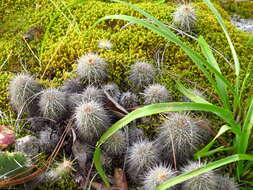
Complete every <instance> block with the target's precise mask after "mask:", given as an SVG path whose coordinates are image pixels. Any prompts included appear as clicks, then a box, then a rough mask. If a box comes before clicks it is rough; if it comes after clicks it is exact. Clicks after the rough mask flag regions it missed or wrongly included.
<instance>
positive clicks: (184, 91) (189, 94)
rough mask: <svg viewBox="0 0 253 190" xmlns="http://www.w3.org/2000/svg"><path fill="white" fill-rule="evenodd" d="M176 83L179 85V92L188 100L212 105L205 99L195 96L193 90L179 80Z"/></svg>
mask: <svg viewBox="0 0 253 190" xmlns="http://www.w3.org/2000/svg"><path fill="white" fill-rule="evenodd" d="M176 83H177V88H178V90H179V91H180V92H181V93H182V94H184V95H185V96H186V97H187V98H189V99H190V100H192V101H193V102H195V103H203V104H211V103H210V102H208V101H207V100H205V99H204V98H202V97H200V96H198V95H197V94H194V93H193V92H192V91H191V90H189V89H187V88H185V87H184V86H183V85H182V83H181V82H180V81H179V80H177V81H176Z"/></svg>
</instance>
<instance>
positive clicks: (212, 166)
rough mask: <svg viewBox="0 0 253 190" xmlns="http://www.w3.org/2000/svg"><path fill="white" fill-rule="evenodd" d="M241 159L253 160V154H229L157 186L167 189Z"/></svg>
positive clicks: (163, 189)
mask: <svg viewBox="0 0 253 190" xmlns="http://www.w3.org/2000/svg"><path fill="white" fill-rule="evenodd" d="M240 160H253V156H251V155H247V154H235V155H232V156H228V157H226V158H223V159H221V160H217V161H215V162H211V163H209V164H207V165H205V166H203V167H201V168H198V169H196V170H193V171H191V172H188V173H184V174H181V175H179V176H177V177H175V178H172V179H170V180H168V181H166V182H165V183H163V184H162V185H160V186H158V187H157V188H156V190H166V189H168V188H169V187H172V186H174V185H176V184H179V183H181V182H183V181H186V180H188V179H191V178H193V177H195V176H197V175H200V174H203V173H205V172H208V171H211V170H214V169H216V168H219V167H221V166H224V165H227V164H230V163H233V162H236V161H240Z"/></svg>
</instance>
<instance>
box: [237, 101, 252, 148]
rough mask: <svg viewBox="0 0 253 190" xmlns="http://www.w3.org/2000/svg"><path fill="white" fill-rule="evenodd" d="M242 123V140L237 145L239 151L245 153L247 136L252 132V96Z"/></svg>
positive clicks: (247, 141)
mask: <svg viewBox="0 0 253 190" xmlns="http://www.w3.org/2000/svg"><path fill="white" fill-rule="evenodd" d="M243 123H244V125H243V127H242V132H243V136H242V142H241V143H240V145H239V153H245V152H246V150H247V148H248V143H249V137H250V135H251V134H252V127H253V96H252V97H251V102H250V106H249V109H248V112H247V115H246V117H245V120H244V122H243Z"/></svg>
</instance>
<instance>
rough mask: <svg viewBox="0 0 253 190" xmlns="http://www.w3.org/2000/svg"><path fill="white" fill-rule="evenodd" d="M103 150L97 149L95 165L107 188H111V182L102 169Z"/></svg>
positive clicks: (94, 159)
mask: <svg viewBox="0 0 253 190" xmlns="http://www.w3.org/2000/svg"><path fill="white" fill-rule="evenodd" d="M100 158H101V150H100V148H96V150H95V152H94V157H93V161H94V164H95V167H96V169H97V171H98V173H99V175H100V177H101V178H102V180H103V181H104V183H105V185H106V186H107V187H109V186H110V183H109V180H108V178H107V176H106V174H105V172H104V170H103V167H102V164H101V163H102V162H101V159H100Z"/></svg>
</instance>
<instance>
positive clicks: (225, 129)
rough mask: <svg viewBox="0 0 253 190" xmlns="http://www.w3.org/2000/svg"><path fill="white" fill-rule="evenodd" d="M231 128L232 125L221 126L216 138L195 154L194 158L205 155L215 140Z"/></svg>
mask: <svg viewBox="0 0 253 190" xmlns="http://www.w3.org/2000/svg"><path fill="white" fill-rule="evenodd" d="M229 130H231V127H229V126H228V125H223V126H222V127H221V128H220V130H219V132H218V134H217V135H216V136H215V137H214V139H213V140H212V141H211V142H210V143H208V145H206V146H205V147H204V148H202V149H201V150H200V151H198V152H197V153H195V154H194V158H195V159H198V158H201V157H202V156H203V155H205V154H206V152H208V151H209V150H210V148H211V147H212V146H213V144H214V142H215V140H216V139H217V138H218V137H220V136H221V135H222V134H224V133H225V132H227V131H229Z"/></svg>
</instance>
